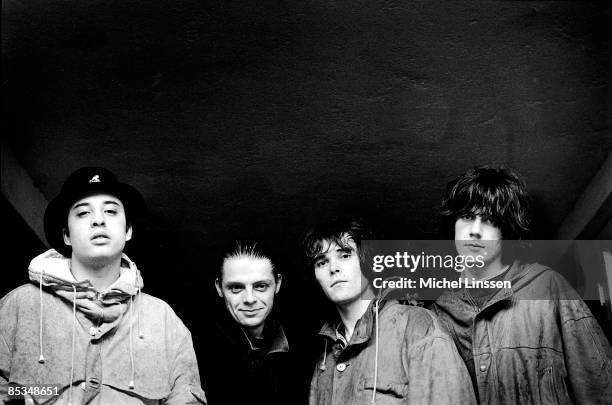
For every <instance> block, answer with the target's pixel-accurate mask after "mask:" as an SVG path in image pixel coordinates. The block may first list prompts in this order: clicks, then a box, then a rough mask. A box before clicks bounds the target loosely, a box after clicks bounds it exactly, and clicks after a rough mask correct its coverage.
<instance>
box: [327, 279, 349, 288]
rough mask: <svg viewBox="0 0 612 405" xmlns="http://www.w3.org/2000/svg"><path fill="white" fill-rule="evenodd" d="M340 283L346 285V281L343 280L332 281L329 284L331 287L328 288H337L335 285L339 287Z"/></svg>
mask: <svg viewBox="0 0 612 405" xmlns="http://www.w3.org/2000/svg"><path fill="white" fill-rule="evenodd" d="M341 283H346V281H345V280H337V281H334V282H333V283H331V285H330V286H329V287H330V288H334V287H335V286H337V285H339V284H341Z"/></svg>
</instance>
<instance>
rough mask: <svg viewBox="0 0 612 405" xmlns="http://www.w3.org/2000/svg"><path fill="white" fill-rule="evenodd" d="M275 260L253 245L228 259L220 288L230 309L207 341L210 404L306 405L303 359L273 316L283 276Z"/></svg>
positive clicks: (238, 249) (217, 283)
mask: <svg viewBox="0 0 612 405" xmlns="http://www.w3.org/2000/svg"><path fill="white" fill-rule="evenodd" d="M271 256H272V255H271V254H270V253H269V252H268V251H266V249H265V248H263V246H262V245H261V244H260V243H257V242H251V241H249V242H237V243H235V245H234V246H233V247H232V248H231V249H230V250H229V251H228V252H227V253H226V254H225V256H224V258H223V263H222V265H221V268H220V269H219V272H218V275H217V278H216V280H215V288H216V290H217V293H218V295H219V297H221V298H222V301H223V307H224V308H222V309H221V311H220V312H221V314H219V316H218V320H217V322H216V323H215V325H214V326H213V328H212V330H211V331H210V332H209V334H208V336H207V337H206V346H207V348H208V350H209V355H208V356H207V363H206V365H205V367H203V382H204V384H205V389H206V395H207V397H208V400H209V404H210V405H233V404H235V405H243V404H262V405H264V404H266V405H275V404H278V405H281V404H300V403H305V398H306V389H305V384H304V383H301V380H303V379H304V378H303V376H301V375H300V364H299V360H298V357H297V356H296V353H295V350H294V347H293V346H291V347H290V346H289V341H288V340H287V336H286V335H285V330H284V329H283V327H282V325H281V324H280V322H279V321H278V319H276V317H275V316H274V315H273V313H272V312H273V307H274V298H275V297H276V294H277V293H278V292H279V290H280V288H281V282H282V276H281V274H280V272H279V271H278V269H277V268H276V267H275V265H274V263H273V262H272V258H271ZM300 386H301V387H303V388H302V389H301V390H300Z"/></svg>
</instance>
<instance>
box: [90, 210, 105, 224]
mask: <svg viewBox="0 0 612 405" xmlns="http://www.w3.org/2000/svg"><path fill="white" fill-rule="evenodd" d="M91 224H92V225H93V226H100V225H104V213H103V212H102V211H101V210H93V212H92V215H91Z"/></svg>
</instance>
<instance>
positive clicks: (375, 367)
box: [372, 300, 378, 404]
mask: <svg viewBox="0 0 612 405" xmlns="http://www.w3.org/2000/svg"><path fill="white" fill-rule="evenodd" d="M374 306H375V307H376V312H375V315H374V316H375V318H376V320H375V322H376V343H375V354H374V391H372V404H376V383H377V382H378V381H377V380H378V300H376V302H375V303H374Z"/></svg>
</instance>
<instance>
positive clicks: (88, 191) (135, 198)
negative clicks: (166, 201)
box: [44, 167, 146, 257]
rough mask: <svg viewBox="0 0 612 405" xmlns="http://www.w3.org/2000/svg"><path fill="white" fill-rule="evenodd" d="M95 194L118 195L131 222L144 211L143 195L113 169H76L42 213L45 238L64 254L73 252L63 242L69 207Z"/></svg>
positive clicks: (68, 254) (67, 254)
mask: <svg viewBox="0 0 612 405" xmlns="http://www.w3.org/2000/svg"><path fill="white" fill-rule="evenodd" d="M94 194H110V195H112V196H115V197H117V198H118V199H119V200H120V201H121V203H122V204H123V206H124V208H125V217H126V220H127V221H128V223H130V224H133V223H134V221H135V220H137V219H139V218H141V217H142V216H143V215H144V212H145V209H146V205H145V202H144V198H143V197H142V195H141V194H140V193H139V192H138V191H137V190H136V189H135V188H134V187H132V186H130V185H128V184H125V183H120V182H119V181H118V180H117V177H115V175H114V174H113V173H112V172H110V171H109V170H107V169H104V168H102V167H83V168H81V169H78V170H77V171H75V172H74V173H72V174H71V175H70V176H68V178H67V179H66V182H64V185H63V186H62V190H61V191H60V193H59V195H58V196H57V197H55V198H54V199H53V200H51V202H50V203H49V205H48V206H47V209H46V210H45V216H44V226H45V237H46V238H47V241H48V242H49V244H50V245H51V247H52V248H53V249H55V250H57V251H58V252H59V253H61V254H62V255H64V256H66V257H70V256H71V255H72V248H71V247H70V246H67V245H66V244H65V243H64V236H63V229H64V228H65V227H66V224H67V218H68V211H69V210H70V207H71V206H72V204H74V203H75V202H77V201H78V200H80V199H81V198H84V197H86V196H90V195H94Z"/></svg>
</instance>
